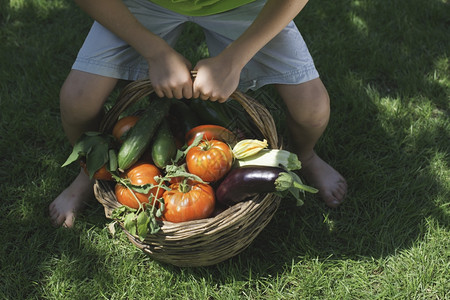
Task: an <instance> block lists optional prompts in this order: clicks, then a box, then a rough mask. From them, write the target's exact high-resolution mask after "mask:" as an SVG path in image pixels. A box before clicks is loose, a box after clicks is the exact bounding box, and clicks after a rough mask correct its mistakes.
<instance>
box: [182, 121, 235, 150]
mask: <svg viewBox="0 0 450 300" xmlns="http://www.w3.org/2000/svg"><path fill="white" fill-rule="evenodd" d="M199 135H202V136H203V138H202V139H203V140H207V141H209V140H219V141H222V142H225V143H227V144H230V145H232V146H233V145H234V144H236V136H235V135H234V133H232V132H231V131H230V130H228V129H226V128H225V127H222V126H219V125H200V126H197V127H194V128H192V129H191V130H189V131H188V132H187V133H186V138H185V139H186V142H187V144H188V145H190V144H192V142H193V141H194V139H195V138H196V137H197V136H199Z"/></svg>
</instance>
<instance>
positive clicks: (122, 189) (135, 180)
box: [115, 162, 164, 209]
mask: <svg viewBox="0 0 450 300" xmlns="http://www.w3.org/2000/svg"><path fill="white" fill-rule="evenodd" d="M159 175H161V172H160V171H159V169H158V168H157V167H156V166H154V165H151V164H148V163H142V162H139V163H136V164H135V165H133V166H132V167H131V168H129V169H128V170H127V171H126V172H125V173H124V174H123V175H122V178H124V179H125V180H129V182H130V183H131V184H133V185H144V184H149V183H150V184H155V185H156V184H157V182H156V180H155V176H159ZM163 193H164V189H163V188H159V191H158V187H154V188H152V189H151V190H150V191H149V192H148V193H147V194H143V193H138V192H136V191H131V190H130V189H129V188H127V187H126V186H124V185H123V184H121V183H117V184H116V188H115V194H116V197H117V201H119V203H121V204H123V205H126V206H129V207H131V208H135V209H138V208H139V203H138V202H137V201H139V202H141V203H148V202H149V200H148V198H149V197H150V195H151V194H153V195H156V197H157V198H160V197H161V196H162V194H163Z"/></svg>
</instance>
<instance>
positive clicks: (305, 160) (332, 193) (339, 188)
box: [276, 78, 347, 208]
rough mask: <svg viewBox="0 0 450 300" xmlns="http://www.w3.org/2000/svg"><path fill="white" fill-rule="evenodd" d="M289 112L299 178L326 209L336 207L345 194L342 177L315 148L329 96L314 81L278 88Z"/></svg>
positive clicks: (345, 185) (316, 80) (322, 127)
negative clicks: (313, 190)
mask: <svg viewBox="0 0 450 300" xmlns="http://www.w3.org/2000/svg"><path fill="white" fill-rule="evenodd" d="M276 88H277V90H278V92H279V94H280V96H281V97H282V98H283V100H284V102H285V103H286V106H287V107H288V111H289V113H290V115H289V118H288V125H289V129H290V132H291V141H292V143H293V151H295V152H296V154H297V155H298V157H299V159H300V161H301V162H302V169H301V172H300V173H301V175H303V177H304V178H305V180H306V181H307V182H308V184H310V185H312V186H314V187H315V188H317V189H318V190H319V193H318V194H319V196H320V198H321V199H323V201H324V202H325V204H326V205H328V206H329V207H333V208H334V207H337V206H339V204H341V203H342V201H343V200H344V198H345V195H346V194H347V183H346V181H345V179H344V177H343V176H342V175H341V174H339V172H337V171H336V170H335V169H334V168H333V167H331V166H330V165H329V164H328V163H326V162H325V161H323V160H322V159H321V158H320V157H319V156H318V155H317V154H316V152H315V151H314V147H315V145H316V143H317V141H318V140H319V138H320V136H321V135H322V134H323V132H324V131H325V128H326V127H327V124H328V120H329V117H330V100H329V97H328V93H327V91H326V89H325V87H324V85H323V83H322V81H321V80H320V79H319V78H317V79H314V80H311V81H308V82H305V83H302V84H299V85H277V86H276Z"/></svg>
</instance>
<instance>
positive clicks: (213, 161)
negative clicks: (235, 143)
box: [186, 140, 233, 182]
mask: <svg viewBox="0 0 450 300" xmlns="http://www.w3.org/2000/svg"><path fill="white" fill-rule="evenodd" d="M232 164H233V152H232V151H231V149H230V147H229V146H228V145H227V144H225V143H224V142H222V141H218V140H211V141H203V142H201V143H200V144H199V145H198V146H195V147H192V148H191V149H190V150H189V151H188V152H187V154H186V165H187V169H188V171H189V172H190V173H192V174H194V175H197V176H198V177H200V178H201V179H202V180H203V181H207V182H213V181H217V180H219V179H220V178H222V177H223V176H224V175H225V174H226V173H227V172H228V171H229V170H230V169H231V165H232Z"/></svg>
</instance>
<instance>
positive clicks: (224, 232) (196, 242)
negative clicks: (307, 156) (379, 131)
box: [94, 80, 280, 267]
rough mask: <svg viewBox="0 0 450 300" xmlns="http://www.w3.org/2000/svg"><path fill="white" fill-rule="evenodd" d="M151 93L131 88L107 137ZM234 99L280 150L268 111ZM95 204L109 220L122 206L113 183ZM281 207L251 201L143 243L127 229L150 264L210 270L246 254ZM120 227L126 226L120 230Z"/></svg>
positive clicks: (142, 86) (263, 199) (165, 229)
mask: <svg viewBox="0 0 450 300" xmlns="http://www.w3.org/2000/svg"><path fill="white" fill-rule="evenodd" d="M151 93H153V88H152V86H151V84H150V82H149V81H148V80H141V81H134V82H132V83H130V84H129V85H127V86H126V87H125V88H124V90H123V91H122V92H121V94H120V95H119V97H118V100H117V102H116V104H115V105H114V106H113V107H112V108H111V109H110V110H109V111H108V112H107V114H106V115H105V117H104V119H103V122H102V124H101V130H102V131H103V132H111V130H112V127H113V126H114V124H115V122H116V121H117V119H118V118H119V116H120V114H121V113H122V112H123V111H124V110H125V109H126V108H128V107H130V106H131V105H132V104H134V103H135V102H136V101H138V100H140V99H142V98H144V97H146V96H148V95H150V94H151ZM230 98H231V99H234V100H236V101H238V102H239V103H240V104H241V105H242V107H243V108H244V110H245V111H246V112H247V113H248V115H249V116H250V118H251V119H252V120H253V122H254V123H255V125H256V127H257V128H258V129H259V130H260V131H261V133H262V135H263V136H264V137H265V138H266V139H267V141H268V143H269V146H270V147H271V148H277V147H278V135H277V132H276V127H275V123H274V121H273V118H272V116H271V114H270V113H269V112H268V111H267V109H266V108H265V107H264V106H263V105H261V104H260V103H258V102H257V101H255V100H254V99H252V98H251V97H249V96H247V95H245V94H243V93H240V92H235V93H233V94H232V95H231V97H230ZM94 193H95V196H96V198H97V200H98V201H99V202H100V203H101V204H102V205H103V206H104V209H105V215H106V217H108V218H111V213H112V211H113V210H114V209H115V208H117V207H119V206H120V205H121V204H120V203H119V202H118V201H117V199H116V197H115V194H114V186H113V185H111V183H108V182H103V181H97V182H96V183H95V185H94ZM279 204H280V198H279V197H278V196H276V195H274V194H262V195H261V194H260V195H255V196H254V197H253V198H251V199H249V200H248V201H244V202H241V203H238V204H236V205H233V206H231V207H229V208H228V209H226V210H225V211H223V212H221V213H220V214H219V215H217V216H215V217H211V218H207V219H202V220H196V221H189V222H183V223H171V222H166V221H161V222H160V225H161V230H160V231H159V232H158V233H157V234H152V235H150V234H149V235H148V236H147V237H146V238H145V240H144V241H141V240H140V239H139V238H138V237H135V236H133V235H131V234H130V233H129V232H127V231H126V230H125V229H124V228H123V226H122V229H123V230H124V232H125V233H126V234H127V236H128V238H129V240H130V241H131V242H132V243H133V244H134V245H136V246H137V247H138V248H140V249H141V250H142V251H143V252H144V253H146V254H148V255H149V256H150V257H151V258H153V259H155V260H157V261H160V262H164V263H169V264H172V265H175V266H181V267H187V266H191V267H194V266H207V265H213V264H217V263H219V262H222V261H224V260H226V259H229V258H231V257H233V256H235V255H237V254H238V253H240V252H242V251H243V250H245V249H246V248H247V247H248V246H249V245H250V243H251V242H252V241H253V240H254V239H255V238H256V236H257V235H258V234H259V233H260V232H261V230H262V229H264V227H265V226H266V225H267V224H268V223H269V221H270V220H271V219H272V217H273V215H274V214H275V212H276V210H277V208H278V206H279ZM120 225H122V224H120Z"/></svg>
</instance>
